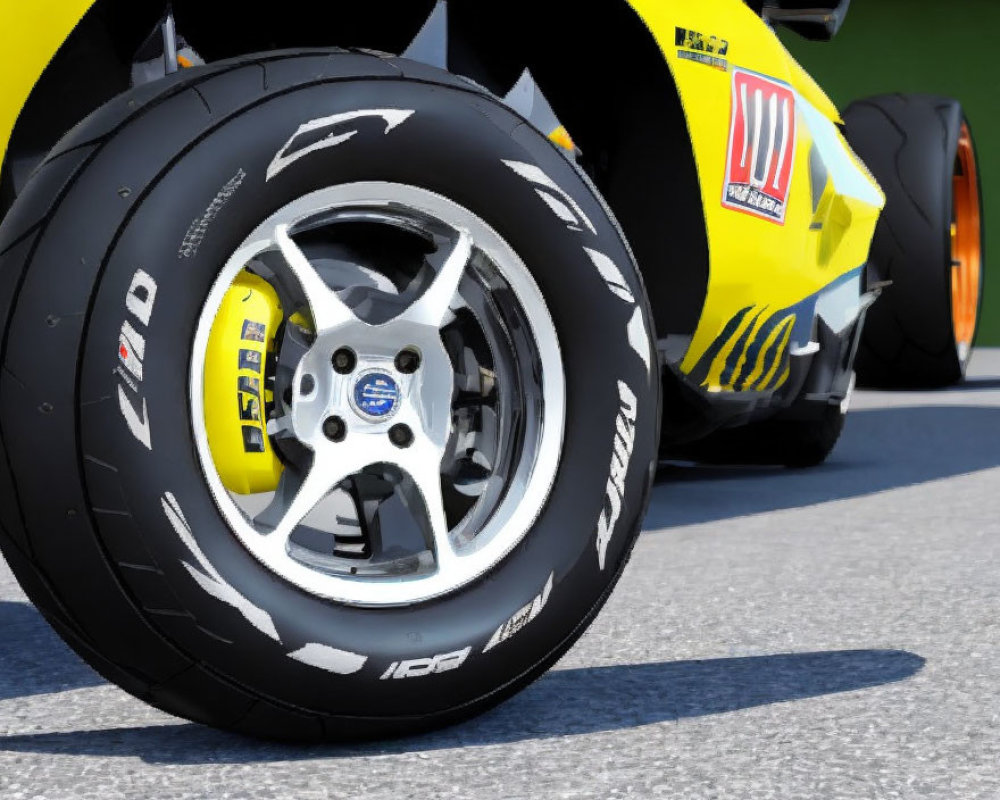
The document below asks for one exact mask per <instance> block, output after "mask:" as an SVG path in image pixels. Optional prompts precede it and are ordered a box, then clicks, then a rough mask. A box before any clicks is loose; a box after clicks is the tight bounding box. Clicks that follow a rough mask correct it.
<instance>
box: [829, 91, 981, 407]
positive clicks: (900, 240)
mask: <svg viewBox="0 0 1000 800" xmlns="http://www.w3.org/2000/svg"><path fill="white" fill-rule="evenodd" d="M844 121H845V123H846V126H847V138H848V141H849V142H850V144H851V146H852V147H853V148H854V150H855V151H856V152H857V154H858V155H859V156H860V157H861V159H862V160H863V161H864V162H865V164H867V166H868V167H869V169H870V170H871V171H872V173H873V174H874V176H875V178H876V179H877V180H878V182H879V184H880V185H881V186H882V190H883V191H884V192H885V195H886V208H885V211H884V212H883V214H882V218H881V220H880V221H879V224H878V228H877V230H876V232H875V238H874V240H873V243H872V250H871V258H870V264H869V282H870V283H871V284H875V283H882V282H887V281H891V284H890V285H888V286H887V287H886V288H885V289H884V291H883V292H882V295H881V297H879V299H878V300H877V301H876V302H875V304H874V306H873V307H872V308H871V309H870V310H869V311H868V315H867V319H866V322H865V327H864V332H863V334H862V338H861V344H860V347H859V350H858V356H857V361H856V370H857V374H858V382H859V384H861V385H865V386H871V387H880V388H939V387H944V386H949V385H952V384H954V383H957V382H958V381H961V380H962V379H963V377H964V376H965V371H966V368H967V366H968V362H969V358H970V355H971V351H972V347H971V342H966V343H962V342H959V341H957V336H956V326H955V321H954V319H953V311H952V270H953V266H952V242H951V229H952V222H953V219H954V217H953V214H954V210H953V209H954V189H953V177H954V175H955V170H956V157H957V154H958V147H959V140H960V137H961V133H962V128H963V124H965V125H967V124H968V123H967V121H966V120H965V117H964V114H963V112H962V107H961V105H960V104H959V103H958V102H957V101H955V100H950V99H947V98H941V97H930V96H925V95H904V94H894V95H884V96H878V97H870V98H867V99H864V100H859V101H857V102H855V103H853V104H852V105H851V106H850V107H849V108H848V109H847V110H846V111H845V112H844ZM974 158H975V154H974V150H973V159H974ZM976 191H977V192H979V191H980V190H979V189H978V187H977V190H976ZM979 198H980V206H981V192H980V195H979ZM979 236H980V237H981V236H982V234H981V228H980V233H979ZM980 251H981V252H982V251H983V248H982V246H980ZM983 263H984V262H983V259H980V261H979V281H978V285H979V287H980V291H979V308H981V302H982V285H983V280H982V277H983ZM976 316H977V319H976V325H977V327H978V316H979V314H978V309H977V314H976ZM974 338H975V337H974V335H973V340H974Z"/></svg>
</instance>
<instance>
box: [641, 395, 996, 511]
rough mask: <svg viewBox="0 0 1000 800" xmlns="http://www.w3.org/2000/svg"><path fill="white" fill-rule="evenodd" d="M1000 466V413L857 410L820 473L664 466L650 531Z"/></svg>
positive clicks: (942, 409) (987, 410)
mask: <svg viewBox="0 0 1000 800" xmlns="http://www.w3.org/2000/svg"><path fill="white" fill-rule="evenodd" d="M994 467H1000V408H995V407H994V408H991V407H981V406H931V407H913V408H906V407H903V408H898V407H897V408H878V409H860V410H856V411H852V412H851V413H850V414H849V415H848V418H847V426H846V428H845V430H844V434H843V437H842V438H841V441H840V443H839V444H838V446H837V449H836V450H834V452H833V455H832V456H831V458H830V459H829V461H828V462H827V463H826V464H824V465H823V466H821V467H815V468H813V469H802V470H785V469H779V468H767V467H764V468H761V467H701V466H682V465H676V464H663V465H661V467H660V471H659V473H658V475H657V485H656V487H655V489H654V490H653V497H652V500H651V502H650V506H649V513H648V514H647V515H646V521H645V524H644V529H645V530H647V531H655V530H658V529H663V528H673V527H679V526H682V525H695V524H698V523H704V522H716V521H719V520H724V519H731V518H733V517H742V516H747V515H750V514H761V513H765V512H769V511H779V510H782V509H789V508H801V507H804V506H809V505H815V504H818V503H827V502H831V501H833V500H844V499H847V498H852V497H863V496H865V495H870V494H875V493H876V492H882V491H886V490H889V489H897V488H901V487H904V486H915V485H919V484H923V483H928V482H929V481H935V480H939V479H942V478H950V477H954V476H956V475H964V474H968V473H972V472H979V471H982V470H987V469H993V468H994Z"/></svg>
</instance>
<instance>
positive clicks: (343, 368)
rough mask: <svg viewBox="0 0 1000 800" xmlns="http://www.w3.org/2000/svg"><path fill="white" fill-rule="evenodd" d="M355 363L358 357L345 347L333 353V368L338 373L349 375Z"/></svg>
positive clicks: (356, 363)
mask: <svg viewBox="0 0 1000 800" xmlns="http://www.w3.org/2000/svg"><path fill="white" fill-rule="evenodd" d="M357 365H358V357H357V356H356V355H354V351H353V350H351V349H349V348H347V347H341V348H340V349H339V350H338V351H337V352H336V353H334V354H333V369H334V371H335V372H337V373H338V374H340V375H350V374H351V373H352V372H354V368H355V367H356V366H357Z"/></svg>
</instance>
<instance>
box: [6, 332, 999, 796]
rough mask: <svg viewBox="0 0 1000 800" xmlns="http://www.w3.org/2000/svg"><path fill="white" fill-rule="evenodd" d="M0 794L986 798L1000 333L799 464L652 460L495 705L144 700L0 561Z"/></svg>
mask: <svg viewBox="0 0 1000 800" xmlns="http://www.w3.org/2000/svg"><path fill="white" fill-rule="evenodd" d="M0 637H2V638H0V798H3V800H20V798H44V800H56V799H57V798H74V799H75V798H81V799H82V798H100V799H101V800H113V799H114V798H125V797H127V798H144V797H151V798H161V799H162V800H172V799H173V798H202V797H205V798H208V797H211V798H216V797H218V798H234V799H235V798H240V799H242V798H290V799H291V798H295V799H296V800H311V799H312V798H317V799H319V798H355V797H363V798H366V800H382V798H385V799H386V800H390V799H391V800H401V798H420V799H421V800H429V799H430V798H476V800H483V799H485V798H546V797H554V798H559V797H595V798H608V797H620V796H634V797H638V798H659V797H679V798H739V799H740V800H745V799H747V798H780V799H781V800H791V799H792V798H809V800H813V799H814V798H851V800H857V799H858V798H896V797H900V798H911V797H929V798H935V800H938V799H940V798H962V799H963V800H966V799H967V798H998V797H1000V351H998V350H994V351H982V352H980V353H979V354H977V356H976V358H975V361H974V364H973V369H972V377H971V380H970V381H969V383H968V384H967V385H966V386H964V387H962V388H961V389H958V390H955V391H949V392H939V393H927V394H917V393H913V394H895V395H889V394H875V393H861V394H859V396H858V397H857V399H856V403H855V410H854V412H853V413H852V415H851V417H850V420H849V422H848V427H847V430H846V433H845V435H844V439H843V441H842V444H841V445H840V447H839V448H838V449H837V451H836V453H835V454H834V456H833V458H832V459H831V461H830V463H829V464H828V465H826V466H825V467H822V468H820V469H817V470H812V471H802V472H790V471H780V470H759V469H705V468H701V469H699V468H691V467H682V466H669V467H664V468H663V469H662V471H661V476H660V481H659V484H658V486H657V488H656V492H655V495H654V498H653V503H652V507H651V509H650V513H649V517H648V520H647V523H646V531H645V533H644V534H643V536H642V539H641V540H640V542H639V545H638V547H637V549H636V553H635V557H634V558H633V560H632V563H631V565H630V567H629V569H628V571H627V572H626V574H625V576H624V578H623V579H622V582H621V584H620V585H619V588H618V590H617V592H616V593H615V595H614V596H613V598H612V600H611V602H610V603H609V605H608V607H607V608H606V610H605V611H604V612H603V613H602V614H601V616H600V618H599V619H598V621H597V622H596V623H595V625H594V626H593V627H592V628H591V629H590V631H589V632H588V633H587V634H586V636H584V638H583V639H582V640H581V642H580V643H579V644H578V645H577V646H576V648H574V649H573V650H572V652H570V653H569V655H567V656H566V658H565V659H563V661H562V662H561V663H560V664H559V666H558V668H557V669H556V670H554V671H553V672H551V673H550V674H549V675H547V676H546V677H545V678H543V679H542V680H540V681H539V682H538V683H536V684H535V685H534V686H533V687H531V688H530V689H529V690H527V691H526V692H524V693H523V694H521V695H520V696H518V697H517V698H515V699H514V700H512V701H510V702H508V703H507V704H506V705H504V706H502V707H501V708H499V709H497V710H495V711H493V712H492V713H490V714H488V715H486V716H484V717H481V718H479V719H477V720H475V721H473V722H471V723H468V724H466V725H464V726H460V727H457V728H453V729H451V730H447V731H444V732H440V733H436V734H433V735H428V736H422V737H419V738H414V739H408V740H403V741H396V742H391V743H387V744H373V745H365V746H358V747H311V748H305V749H303V748H296V747H287V746H274V745H269V744H262V743H258V742H252V741H246V740H243V739H240V738H238V737H235V736H231V735H227V734H222V733H217V732H214V731H211V730H207V729H205V728H201V727H198V726H195V725H189V724H186V723H184V722H181V721H179V720H176V719H172V718H170V717H167V716H165V715H163V714H161V713H159V712H156V711H153V710H151V709H149V708H147V707H146V706H144V705H142V704H141V703H139V702H137V701H135V700H132V699H131V698H129V697H128V696H126V695H125V694H124V693H122V692H120V691H118V690H117V689H115V688H114V687H111V686H108V685H106V684H105V683H103V682H102V681H101V680H100V679H99V678H97V677H96V676H95V675H94V674H93V673H92V672H91V671H90V670H89V669H88V668H87V667H85V666H84V665H83V664H82V663H81V662H80V661H79V660H78V659H77V658H76V657H75V656H74V655H72V654H71V653H70V651H69V650H68V649H67V648H66V647H65V646H63V645H62V644H61V643H60V641H59V640H58V639H57V638H56V637H55V635H54V634H52V633H51V632H50V631H49V630H48V628H47V627H46V625H45V623H44V622H43V621H42V619H41V618H40V617H39V615H38V614H37V613H36V612H35V611H34V610H33V609H32V607H31V606H30V605H28V604H27V603H26V601H25V599H24V596H23V595H22V594H21V592H20V591H19V589H18V588H17V586H16V584H15V583H14V580H13V578H12V577H11V575H10V573H9V572H8V571H7V570H6V568H5V567H4V566H3V565H2V563H0Z"/></svg>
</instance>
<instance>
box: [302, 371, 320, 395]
mask: <svg viewBox="0 0 1000 800" xmlns="http://www.w3.org/2000/svg"><path fill="white" fill-rule="evenodd" d="M315 388H316V379H315V378H314V377H313V376H312V375H303V376H302V380H301V381H300V382H299V392H300V394H302V396H303V397H308V396H309V395H311V394H312V393H313V390H314V389H315Z"/></svg>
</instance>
